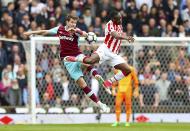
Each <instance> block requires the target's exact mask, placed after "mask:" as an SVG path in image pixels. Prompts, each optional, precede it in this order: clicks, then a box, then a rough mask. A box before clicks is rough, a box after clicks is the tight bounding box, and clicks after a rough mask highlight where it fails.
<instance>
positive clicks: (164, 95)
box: [155, 72, 170, 105]
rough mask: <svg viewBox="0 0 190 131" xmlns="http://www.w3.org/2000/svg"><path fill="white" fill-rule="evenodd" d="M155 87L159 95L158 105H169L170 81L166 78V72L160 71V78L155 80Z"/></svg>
mask: <svg viewBox="0 0 190 131" xmlns="http://www.w3.org/2000/svg"><path fill="white" fill-rule="evenodd" d="M155 86H156V88H157V90H158V95H159V105H169V95H168V91H169V87H170V81H169V80H167V72H162V75H161V78H160V79H159V80H157V81H156V85H155Z"/></svg>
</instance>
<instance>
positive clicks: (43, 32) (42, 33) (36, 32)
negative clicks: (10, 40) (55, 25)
mask: <svg viewBox="0 0 190 131" xmlns="http://www.w3.org/2000/svg"><path fill="white" fill-rule="evenodd" d="M33 34H36V35H47V34H48V30H37V31H28V32H24V35H26V36H30V35H33Z"/></svg>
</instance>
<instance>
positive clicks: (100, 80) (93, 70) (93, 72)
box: [84, 64, 112, 94]
mask: <svg viewBox="0 0 190 131" xmlns="http://www.w3.org/2000/svg"><path fill="white" fill-rule="evenodd" d="M84 66H85V67H86V70H87V71H88V72H90V74H91V75H92V76H94V77H95V79H96V80H97V81H98V83H99V84H100V85H102V86H103V87H104V89H105V91H106V92H107V93H108V94H112V93H111V90H110V89H109V88H106V87H105V86H104V79H103V78H102V76H101V75H100V74H99V73H98V71H97V69H96V68H93V66H91V65H87V64H85V65H84Z"/></svg>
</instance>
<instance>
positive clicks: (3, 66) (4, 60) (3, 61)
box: [0, 41, 7, 81]
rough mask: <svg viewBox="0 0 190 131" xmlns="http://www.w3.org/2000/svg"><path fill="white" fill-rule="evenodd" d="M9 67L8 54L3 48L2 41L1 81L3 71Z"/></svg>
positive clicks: (0, 55)
mask: <svg viewBox="0 0 190 131" xmlns="http://www.w3.org/2000/svg"><path fill="white" fill-rule="evenodd" d="M6 66H7V53H6V50H5V48H4V47H3V43H2V41H0V81H1V76H2V74H1V73H2V71H3V69H4V68H5V67H6Z"/></svg>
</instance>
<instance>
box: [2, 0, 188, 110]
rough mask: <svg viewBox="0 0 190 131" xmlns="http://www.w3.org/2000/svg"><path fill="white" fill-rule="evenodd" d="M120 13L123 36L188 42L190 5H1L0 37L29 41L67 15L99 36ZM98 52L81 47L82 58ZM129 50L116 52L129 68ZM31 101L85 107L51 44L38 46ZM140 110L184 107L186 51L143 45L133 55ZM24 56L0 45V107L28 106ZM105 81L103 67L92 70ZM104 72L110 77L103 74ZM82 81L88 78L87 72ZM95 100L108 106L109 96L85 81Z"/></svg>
mask: <svg viewBox="0 0 190 131" xmlns="http://www.w3.org/2000/svg"><path fill="white" fill-rule="evenodd" d="M112 10H117V11H119V12H121V14H122V24H123V30H124V33H125V34H126V35H133V36H138V37H150V36H153V37H188V36H189V35H190V0H0V36H1V37H5V38H9V39H17V40H29V38H27V37H26V36H24V35H23V32H24V31H34V30H40V29H50V28H53V27H56V26H58V25H60V24H64V20H65V17H66V15H67V14H68V13H70V14H74V15H77V16H78V17H79V21H78V25H77V26H78V27H79V28H80V29H82V30H84V31H87V32H90V31H91V32H95V33H96V34H97V36H99V37H104V28H105V25H106V23H107V22H108V21H109V20H110V18H111V16H109V13H110V12H111V11H112ZM94 48H97V47H95V46H94V47H90V46H83V47H81V49H82V50H83V51H84V52H85V54H90V53H92V52H93V51H92V50H94ZM132 50H133V49H132V48H131V47H127V46H125V47H122V49H121V53H122V54H123V55H124V56H127V57H128V60H129V63H131V64H134V63H132V62H131V61H132V57H133V56H132V55H133V54H132ZM36 51H37V54H36V55H37V57H36V58H37V60H36V63H37V68H36V80H37V87H36V88H37V90H36V102H37V104H38V106H45V107H47V108H48V107H50V106H59V107H62V106H68V105H71V106H73V105H76V106H77V105H78V106H84V107H85V106H87V105H88V104H89V103H88V100H87V99H86V97H85V96H84V94H83V93H82V92H81V91H80V89H78V87H76V85H75V84H74V81H72V80H71V79H70V78H69V77H68V75H67V72H66V71H65V69H64V67H63V66H62V62H61V61H60V60H59V58H58V48H57V46H55V45H46V44H44V45H43V46H42V47H37V49H36ZM135 60H136V64H137V65H136V67H137V71H138V78H139V81H140V102H139V105H140V106H141V107H145V106H147V105H148V106H153V107H158V106H159V105H169V106H170V105H186V106H187V105H189V102H190V50H188V48H186V47H180V48H178V47H172V48H170V47H159V46H153V47H148V46H144V47H143V48H141V49H139V50H138V51H137V52H136V58H135ZM27 61H28V60H27V59H26V51H25V49H24V47H23V44H22V42H21V43H12V42H7V41H0V80H1V81H0V105H2V106H5V105H11V106H26V105H28V103H29V99H28V93H29V91H30V90H29V89H30V87H29V86H30V85H29V84H28V75H27V73H28V69H27V66H26V63H27ZM97 68H98V70H99V71H100V72H101V73H102V75H103V77H104V78H109V76H111V75H112V73H113V72H112V69H111V67H109V66H108V65H101V66H97ZM105 72H109V73H107V74H105ZM86 76H90V74H88V73H87V75H86ZM86 79H87V81H88V84H90V85H91V87H92V88H93V89H94V91H95V92H96V93H97V94H99V97H100V98H101V99H102V100H103V101H105V102H106V103H108V105H113V104H114V103H113V99H114V97H112V96H109V95H107V94H106V93H105V92H104V90H103V89H102V88H99V86H98V84H97V81H96V80H94V79H93V78H92V79H91V78H90V77H87V78H86Z"/></svg>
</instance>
